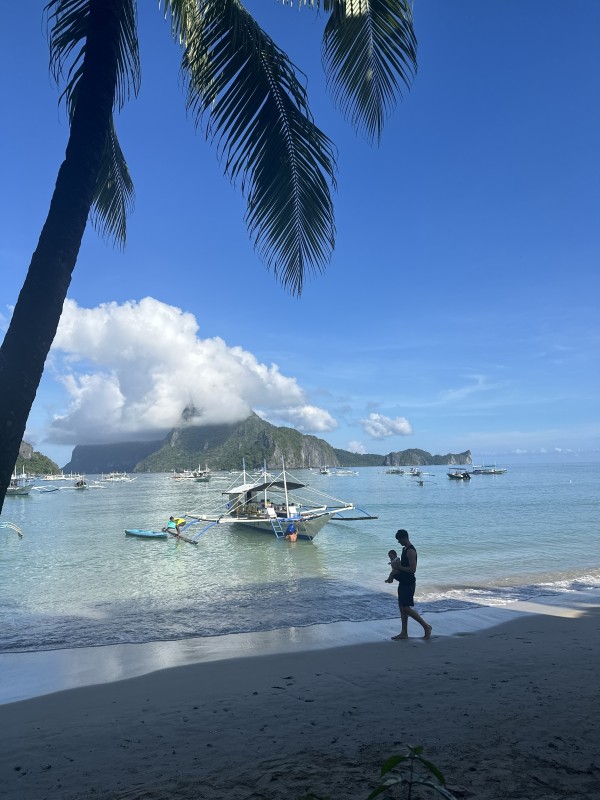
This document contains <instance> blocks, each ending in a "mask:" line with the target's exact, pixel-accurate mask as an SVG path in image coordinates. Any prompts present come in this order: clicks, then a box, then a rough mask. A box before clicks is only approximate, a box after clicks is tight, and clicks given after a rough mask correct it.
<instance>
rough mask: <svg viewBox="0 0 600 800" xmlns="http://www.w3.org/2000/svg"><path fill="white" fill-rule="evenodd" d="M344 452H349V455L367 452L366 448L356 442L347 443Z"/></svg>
mask: <svg viewBox="0 0 600 800" xmlns="http://www.w3.org/2000/svg"><path fill="white" fill-rule="evenodd" d="M346 450H349V451H350V452H351V453H360V454H361V455H362V454H363V453H366V452H367V448H366V447H365V446H364V444H363V443H362V442H356V441H352V442H349V443H348V447H347V448H346Z"/></svg>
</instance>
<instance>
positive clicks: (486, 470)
mask: <svg viewBox="0 0 600 800" xmlns="http://www.w3.org/2000/svg"><path fill="white" fill-rule="evenodd" d="M505 472H506V467H497V466H496V465H495V464H482V465H481V466H479V467H473V469H472V470H471V474H472V475H504V473H505Z"/></svg>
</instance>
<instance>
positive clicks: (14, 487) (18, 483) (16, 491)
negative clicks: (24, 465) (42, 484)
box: [6, 470, 34, 497]
mask: <svg viewBox="0 0 600 800" xmlns="http://www.w3.org/2000/svg"><path fill="white" fill-rule="evenodd" d="M33 481H34V479H33V478H29V477H28V476H27V475H26V474H25V470H23V474H22V475H16V474H13V475H12V476H11V479H10V483H9V484H8V486H7V487H6V496H7V497H22V496H23V495H26V494H29V492H30V491H31V490H32V488H33Z"/></svg>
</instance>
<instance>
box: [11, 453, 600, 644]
mask: <svg viewBox="0 0 600 800" xmlns="http://www.w3.org/2000/svg"><path fill="white" fill-rule="evenodd" d="M429 471H430V472H431V473H432V475H430V476H428V477H426V483H425V485H424V486H418V485H417V483H416V482H415V481H414V480H412V479H410V478H409V477H407V476H401V475H387V474H386V473H385V471H384V470H383V469H382V468H380V467H378V468H368V469H360V470H359V475H357V476H336V475H330V476H321V475H318V474H315V473H312V472H308V471H301V470H299V471H296V472H294V474H295V475H297V476H298V477H300V478H301V479H302V480H305V481H306V482H309V483H311V484H312V485H314V486H318V487H319V488H321V489H323V490H325V491H328V492H329V493H330V494H332V495H334V496H336V497H338V498H341V499H344V500H351V501H353V502H355V503H356V504H357V505H358V506H360V507H362V508H365V509H367V510H368V511H369V512H370V513H371V514H374V515H377V516H378V517H379V518H378V519H377V520H370V521H360V522H351V523H341V522H332V523H330V524H328V525H327V526H326V527H325V528H324V529H323V530H322V531H321V533H320V534H319V535H318V536H317V538H316V539H315V540H314V542H312V543H311V542H296V543H294V544H291V543H289V542H287V541H279V540H277V539H276V538H275V537H273V538H271V537H270V536H266V535H263V534H259V533H251V532H242V533H238V532H234V531H232V530H230V529H229V528H228V527H227V526H217V527H215V528H212V529H211V530H210V531H209V532H207V533H206V534H205V535H204V536H202V537H201V538H200V539H199V543H198V545H197V546H192V545H189V544H187V543H185V542H179V543H178V542H177V541H175V540H174V539H169V540H158V541H144V540H138V539H132V538H130V537H126V536H125V534H124V530H125V528H127V527H129V528H153V529H155V530H156V529H159V528H160V527H162V526H163V525H164V524H165V522H166V520H167V519H168V517H169V515H170V514H175V515H178V514H183V513H185V512H186V511H192V510H196V509H198V508H200V507H202V506H203V505H205V503H206V502H207V501H208V502H209V504H210V505H211V506H214V505H215V498H218V497H219V494H220V492H221V491H223V490H224V489H225V488H226V487H227V485H228V483H227V482H218V481H216V480H213V481H211V483H209V484H201V483H191V482H190V483H182V482H176V481H173V480H172V479H170V477H169V476H167V475H141V476H138V477H137V478H136V480H135V481H134V482H133V483H112V484H110V483H109V484H105V486H106V488H104V489H90V490H88V491H83V492H78V491H73V490H68V489H61V491H56V492H51V493H39V492H36V491H33V492H32V493H31V495H30V496H28V497H9V498H7V499H6V501H5V504H4V509H3V513H2V517H1V520H3V521H5V520H6V521H8V520H10V521H12V522H14V523H16V524H17V525H19V526H20V527H21V528H22V530H23V531H24V534H25V535H24V537H23V539H19V538H18V537H17V535H16V534H15V533H14V532H12V531H10V530H6V529H2V528H0V570H1V573H2V585H1V588H0V652H14V651H25V650H48V649H56V648H65V647H87V646H94V645H100V644H113V643H122V642H148V641H166V640H173V639H184V638H188V637H195V636H215V635H219V634H224V633H235V632H241V631H246V632H247V631H257V630H270V629H275V628H283V627H289V626H306V625H311V624H315V623H326V622H333V621H341V620H351V621H362V620H371V619H388V618H392V617H395V616H396V614H397V606H396V605H395V589H394V587H392V586H389V585H387V584H385V583H384V578H385V577H386V576H387V574H388V559H387V551H388V550H389V549H390V548H391V547H394V546H395V540H394V533H395V531H396V530H397V529H398V528H400V527H403V528H407V529H408V531H409V532H410V534H411V538H412V540H413V542H414V544H415V545H416V547H417V550H418V553H419V570H418V574H417V602H418V608H419V610H421V611H425V612H428V613H437V612H439V613H443V612H444V611H447V610H449V609H460V608H468V607H477V606H478V605H481V604H485V605H490V604H499V605H501V604H506V603H508V602H510V601H512V600H514V599H524V598H531V597H533V596H537V595H542V594H552V593H555V592H559V591H565V590H567V591H568V590H575V589H588V588H593V589H597V588H599V587H600V533H599V527H600V526H599V523H598V497H599V496H600V492H599V488H600V464H598V463H589V464H582V463H577V464H560V465H557V464H552V465H548V464H546V465H518V466H510V467H509V471H508V472H507V473H506V474H505V475H500V476H486V475H482V476H474V477H473V479H472V480H471V481H470V482H466V483H463V482H459V481H450V480H449V479H448V478H447V477H446V471H447V470H446V468H443V467H433V468H430V469H429ZM89 478H90V479H93V478H94V476H89ZM39 485H40V486H46V487H52V486H65V484H52V483H45V484H42V483H40V484H39Z"/></svg>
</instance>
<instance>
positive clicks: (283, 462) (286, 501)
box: [281, 456, 290, 517]
mask: <svg viewBox="0 0 600 800" xmlns="http://www.w3.org/2000/svg"><path fill="white" fill-rule="evenodd" d="M281 468H282V470H283V491H284V493H285V515H286V517H289V515H290V503H289V500H288V490H287V480H286V478H285V461H284V460H283V456H282V457H281Z"/></svg>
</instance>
